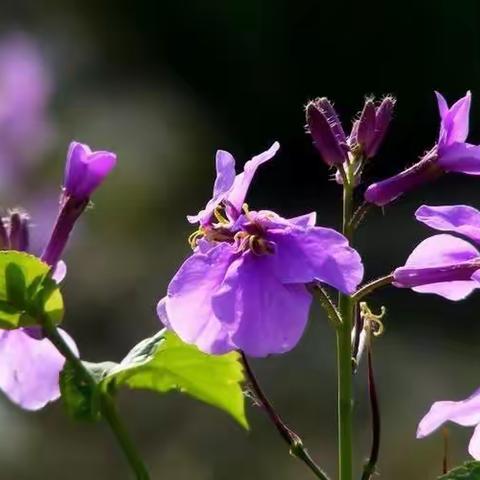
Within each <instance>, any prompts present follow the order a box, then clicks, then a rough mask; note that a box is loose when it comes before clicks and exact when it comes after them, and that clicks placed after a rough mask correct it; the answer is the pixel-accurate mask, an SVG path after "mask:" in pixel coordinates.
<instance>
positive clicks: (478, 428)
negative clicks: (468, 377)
mask: <svg viewBox="0 0 480 480" xmlns="http://www.w3.org/2000/svg"><path fill="white" fill-rule="evenodd" d="M448 421H451V422H454V423H457V424H458V425H462V426H464V427H473V426H475V430H474V432H473V435H472V438H471V439H470V444H469V445H468V452H469V453H470V455H471V456H472V457H473V458H475V459H476V460H480V389H478V390H476V391H475V392H473V393H472V395H470V396H469V397H468V398H467V399H465V400H461V401H459V402H452V401H442V402H435V403H434V404H433V405H432V407H431V408H430V410H429V412H428V413H427V414H426V415H425V416H424V417H423V418H422V420H421V421H420V423H419V425H418V429H417V438H423V437H426V436H427V435H430V434H431V433H432V432H434V431H435V430H437V428H439V427H440V426H441V425H443V424H444V423H445V422H448Z"/></svg>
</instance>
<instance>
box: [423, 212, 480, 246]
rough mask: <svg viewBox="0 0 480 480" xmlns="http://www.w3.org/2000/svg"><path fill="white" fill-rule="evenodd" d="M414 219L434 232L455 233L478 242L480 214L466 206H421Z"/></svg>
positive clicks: (479, 239) (479, 236) (479, 238)
mask: <svg viewBox="0 0 480 480" xmlns="http://www.w3.org/2000/svg"><path fill="white" fill-rule="evenodd" d="M415 217H416V219H417V220H418V221H419V222H422V223H424V224H425V225H428V226H429V227H431V228H434V229H435V230H441V231H444V232H455V233H459V234H461V235H465V236H466V237H468V238H470V239H472V240H474V241H476V242H480V212H479V211H478V210H477V209H476V208H473V207H470V206H468V205H444V206H438V207H431V206H429V205H422V206H421V207H420V208H419V209H418V210H417V211H416V212H415Z"/></svg>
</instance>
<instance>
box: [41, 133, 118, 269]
mask: <svg viewBox="0 0 480 480" xmlns="http://www.w3.org/2000/svg"><path fill="white" fill-rule="evenodd" d="M116 161H117V157H116V155H115V154H114V153H111V152H106V151H99V152H92V151H91V150H90V147H89V146H88V145H84V144H82V143H78V142H72V143H71V144H70V147H69V149H68V154H67V163H66V166H65V180H64V192H63V193H64V194H63V198H62V200H61V205H60V212H59V214H58V217H57V220H56V222H55V226H54V227H53V232H52V235H51V237H50V240H49V242H48V244H47V245H46V247H45V250H44V251H43V253H42V260H43V261H44V262H46V263H48V264H49V265H52V266H53V265H56V264H57V262H58V261H59V260H60V256H61V255H62V253H63V250H64V249H65V246H66V244H67V241H68V238H69V236H70V233H71V232H72V229H73V227H74V225H75V222H76V221H77V220H78V218H79V217H80V215H81V214H82V213H83V211H84V210H85V208H86V206H87V205H88V202H89V200H90V195H91V194H92V193H93V191H94V190H95V189H96V188H97V187H98V186H99V185H100V184H101V183H102V182H103V181H104V179H105V177H106V176H107V175H108V174H109V173H110V171H111V170H112V169H113V167H114V166H115V164H116Z"/></svg>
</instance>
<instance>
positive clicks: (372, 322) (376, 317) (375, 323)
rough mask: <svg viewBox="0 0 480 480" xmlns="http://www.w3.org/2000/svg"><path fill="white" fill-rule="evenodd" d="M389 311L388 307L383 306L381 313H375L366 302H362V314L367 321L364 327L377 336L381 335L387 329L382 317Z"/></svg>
mask: <svg viewBox="0 0 480 480" xmlns="http://www.w3.org/2000/svg"><path fill="white" fill-rule="evenodd" d="M386 313H387V309H386V308H385V307H383V306H382V308H381V310H380V313H379V314H375V313H373V312H372V311H371V310H370V308H369V306H368V305H367V303H366V302H360V315H361V317H362V318H363V321H364V322H365V325H364V327H363V328H364V329H365V330H367V332H369V333H372V334H373V335H374V336H375V337H378V336H380V335H381V334H382V333H383V332H384V331H385V326H384V325H383V322H382V318H383V317H384V316H385V314H386Z"/></svg>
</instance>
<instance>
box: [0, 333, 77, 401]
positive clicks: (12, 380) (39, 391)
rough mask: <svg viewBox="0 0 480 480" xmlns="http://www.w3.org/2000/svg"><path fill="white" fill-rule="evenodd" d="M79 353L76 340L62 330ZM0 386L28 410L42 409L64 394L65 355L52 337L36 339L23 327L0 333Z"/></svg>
mask: <svg viewBox="0 0 480 480" xmlns="http://www.w3.org/2000/svg"><path fill="white" fill-rule="evenodd" d="M60 333H61V334H62V336H63V338H64V339H65V340H66V341H67V342H68V344H69V345H70V347H71V348H72V349H73V350H74V351H75V353H77V354H78V351H77V349H76V346H75V343H74V342H73V340H72V339H71V338H70V337H69V336H68V335H67V334H66V333H65V332H64V331H61V330H60ZM0 360H1V361H0V365H1V366H0V389H1V390H2V391H3V392H4V393H5V394H6V395H7V397H8V398H9V399H10V400H11V401H12V402H14V403H16V404H17V405H19V406H20V407H22V408H24V409H26V410H38V409H40V408H42V407H44V406H45V405H46V404H47V403H49V402H52V401H54V400H56V399H57V398H58V397H59V396H60V388H59V374H60V371H61V370H62V368H63V364H64V363H65V359H64V357H63V356H62V355H61V354H60V353H59V352H58V351H57V349H56V348H55V347H54V346H53V345H52V344H51V343H50V341H49V340H47V339H43V340H35V339H34V338H32V337H31V336H30V335H28V334H27V333H25V332H24V331H23V330H22V329H18V330H11V331H5V330H4V331H2V332H0Z"/></svg>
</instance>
